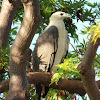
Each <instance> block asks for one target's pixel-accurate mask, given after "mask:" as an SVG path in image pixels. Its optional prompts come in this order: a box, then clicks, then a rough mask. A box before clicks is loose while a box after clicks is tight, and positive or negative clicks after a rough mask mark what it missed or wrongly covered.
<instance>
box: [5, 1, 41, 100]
mask: <svg viewBox="0 0 100 100" xmlns="http://www.w3.org/2000/svg"><path fill="white" fill-rule="evenodd" d="M22 3H23V6H24V18H23V22H22V24H21V27H20V30H19V32H18V34H17V36H16V38H15V41H14V43H13V45H12V47H11V51H10V84H9V92H8V96H7V97H6V100H18V99H19V100H26V99H28V98H27V95H26V94H27V90H28V81H27V77H26V64H27V60H28V57H29V55H30V54H29V46H30V43H31V41H32V38H33V36H34V34H35V33H36V31H37V28H38V27H39V25H40V22H41V16H40V8H39V0H22Z"/></svg>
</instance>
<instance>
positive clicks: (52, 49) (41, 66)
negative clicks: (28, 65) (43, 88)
mask: <svg viewBox="0 0 100 100" xmlns="http://www.w3.org/2000/svg"><path fill="white" fill-rule="evenodd" d="M58 37H59V33H58V29H57V28H56V27H55V26H50V27H49V28H48V29H47V30H46V31H45V32H44V33H43V34H42V35H40V36H39V38H38V40H37V42H36V45H35V49H34V51H33V71H37V72H38V71H46V72H49V71H50V69H51V67H52V65H53V62H54V58H55V54H56V51H57V48H58Z"/></svg>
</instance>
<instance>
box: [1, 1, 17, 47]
mask: <svg viewBox="0 0 100 100" xmlns="http://www.w3.org/2000/svg"><path fill="white" fill-rule="evenodd" d="M18 7H19V1H18V0H16V1H15V2H12V3H10V2H9V0H3V2H2V9H1V13H0V44H1V45H2V47H4V48H6V47H7V45H8V38H9V32H10V29H11V24H12V21H13V18H14V15H15V13H16V11H17V8H18Z"/></svg>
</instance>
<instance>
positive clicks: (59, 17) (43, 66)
mask: <svg viewBox="0 0 100 100" xmlns="http://www.w3.org/2000/svg"><path fill="white" fill-rule="evenodd" d="M66 18H70V15H69V14H68V13H65V12H62V11H57V12H55V13H53V14H52V15H51V17H50V18H49V24H48V26H47V27H46V28H45V29H44V31H43V32H42V33H41V34H40V36H39V37H38V39H37V41H36V44H35V48H34V51H33V56H32V57H33V61H32V62H33V71H34V72H50V73H52V72H55V70H57V66H56V65H58V64H60V63H61V62H62V61H63V58H65V57H66V56H67V54H68V45H69V37H68V32H67V30H66V28H65V24H64V21H63V20H64V19H66ZM41 91H42V86H41V84H40V83H38V84H36V94H37V98H38V100H40V98H41ZM48 91H49V88H48V87H45V94H44V96H43V97H45V96H46V94H47V92H48Z"/></svg>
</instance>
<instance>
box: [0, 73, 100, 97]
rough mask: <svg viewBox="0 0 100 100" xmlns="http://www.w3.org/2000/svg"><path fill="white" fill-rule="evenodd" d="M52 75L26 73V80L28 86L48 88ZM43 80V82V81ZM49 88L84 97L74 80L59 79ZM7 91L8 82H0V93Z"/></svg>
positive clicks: (99, 83) (83, 90)
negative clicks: (38, 84) (40, 85)
mask: <svg viewBox="0 0 100 100" xmlns="http://www.w3.org/2000/svg"><path fill="white" fill-rule="evenodd" d="M51 77H52V74H51V73H47V72H30V73H27V79H28V82H29V84H36V83H41V84H43V85H44V86H49V84H50V82H51V81H50V80H51ZM44 79H45V80H44ZM96 83H97V85H98V87H99V89H100V80H99V81H96ZM49 87H50V88H54V89H58V90H66V91H68V92H69V93H72V94H73V93H76V94H79V95H81V96H84V95H85V93H86V91H85V89H84V86H83V83H82V82H79V81H76V80H66V79H60V80H59V82H58V85H56V84H55V83H54V84H52V85H50V86H49ZM7 90H9V80H5V81H2V82H0V93H3V92H5V91H7Z"/></svg>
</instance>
